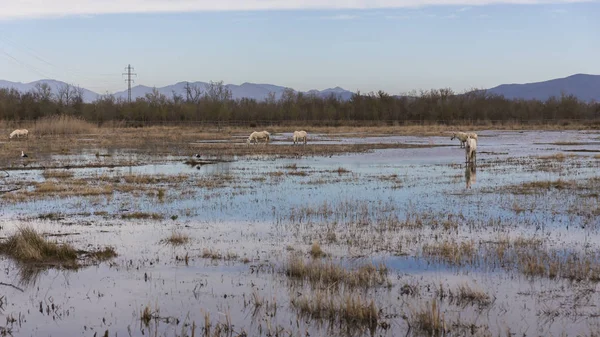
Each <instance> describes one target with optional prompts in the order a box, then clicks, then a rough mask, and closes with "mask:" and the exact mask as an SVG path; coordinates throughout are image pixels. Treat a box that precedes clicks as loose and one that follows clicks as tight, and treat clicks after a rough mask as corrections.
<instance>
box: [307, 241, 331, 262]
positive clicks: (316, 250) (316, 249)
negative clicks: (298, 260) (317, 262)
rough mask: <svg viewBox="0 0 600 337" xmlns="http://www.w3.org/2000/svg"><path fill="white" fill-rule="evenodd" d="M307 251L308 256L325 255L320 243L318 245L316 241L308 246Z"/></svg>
mask: <svg viewBox="0 0 600 337" xmlns="http://www.w3.org/2000/svg"><path fill="white" fill-rule="evenodd" d="M309 253H310V256H312V257H313V258H315V259H318V258H320V257H324V256H327V254H326V253H325V252H324V251H323V250H322V249H321V245H319V243H318V242H316V241H315V242H313V244H312V246H310V252H309Z"/></svg>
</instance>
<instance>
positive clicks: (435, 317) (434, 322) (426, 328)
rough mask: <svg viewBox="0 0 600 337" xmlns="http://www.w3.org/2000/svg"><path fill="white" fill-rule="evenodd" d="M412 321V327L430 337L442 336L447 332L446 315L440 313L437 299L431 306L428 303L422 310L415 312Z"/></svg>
mask: <svg viewBox="0 0 600 337" xmlns="http://www.w3.org/2000/svg"><path fill="white" fill-rule="evenodd" d="M411 321H412V324H411V325H414V326H415V327H416V328H417V329H418V330H419V331H422V332H425V333H427V335H428V336H442V335H444V334H445V332H446V331H447V329H446V321H445V320H444V314H443V313H441V312H440V307H439V305H438V303H437V300H436V299H433V300H432V301H431V305H429V303H427V304H426V305H425V306H424V307H423V308H422V309H420V310H418V311H415V312H413V314H412V317H411Z"/></svg>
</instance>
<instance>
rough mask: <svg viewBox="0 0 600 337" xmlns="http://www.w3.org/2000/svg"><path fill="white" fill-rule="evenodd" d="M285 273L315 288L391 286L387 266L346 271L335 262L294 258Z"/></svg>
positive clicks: (370, 266) (286, 266)
mask: <svg viewBox="0 0 600 337" xmlns="http://www.w3.org/2000/svg"><path fill="white" fill-rule="evenodd" d="M284 268H285V273H286V275H287V276H288V277H289V278H292V279H296V280H300V281H308V282H309V283H310V284H311V285H313V286H315V287H316V286H318V285H325V286H339V285H344V286H346V287H348V288H356V287H362V288H369V287H374V286H389V285H390V284H391V282H390V280H389V279H388V277H387V274H388V270H387V268H386V267H385V265H383V264H381V265H379V266H378V267H376V266H374V265H373V264H365V265H362V266H359V267H358V268H356V269H345V268H344V267H342V266H341V265H338V264H334V263H333V262H331V261H329V262H322V261H321V260H309V261H306V260H304V259H303V258H302V257H299V256H296V255H294V256H292V257H291V258H290V259H289V260H288V262H287V264H286V265H285V267H284Z"/></svg>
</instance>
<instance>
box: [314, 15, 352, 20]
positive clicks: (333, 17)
mask: <svg viewBox="0 0 600 337" xmlns="http://www.w3.org/2000/svg"><path fill="white" fill-rule="evenodd" d="M321 19H323V20H354V19H358V16H356V15H349V14H339V15H331V16H322V17H321Z"/></svg>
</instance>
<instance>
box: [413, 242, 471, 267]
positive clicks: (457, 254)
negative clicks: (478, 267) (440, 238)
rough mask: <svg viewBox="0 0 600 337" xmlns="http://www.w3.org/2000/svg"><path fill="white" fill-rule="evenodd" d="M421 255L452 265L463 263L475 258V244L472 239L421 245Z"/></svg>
mask: <svg viewBox="0 0 600 337" xmlns="http://www.w3.org/2000/svg"><path fill="white" fill-rule="evenodd" d="M422 252H423V256H425V257H429V258H435V259H437V260H440V261H442V262H446V263H448V264H452V265H463V264H465V263H471V262H473V261H474V260H475V253H476V251H475V244H474V243H473V241H469V242H461V243H457V242H454V241H444V242H441V243H435V244H425V245H424V246H423V251H422Z"/></svg>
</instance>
